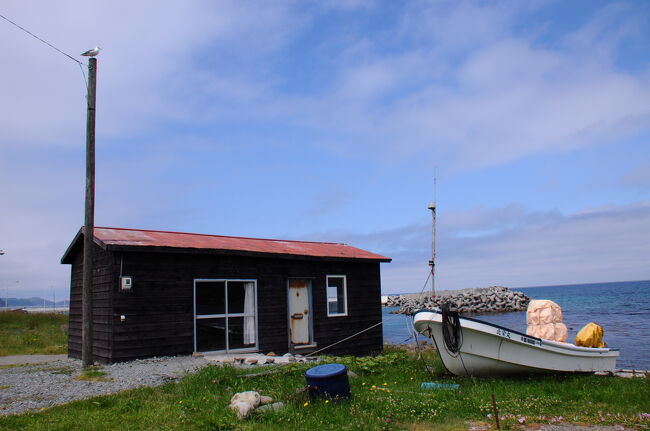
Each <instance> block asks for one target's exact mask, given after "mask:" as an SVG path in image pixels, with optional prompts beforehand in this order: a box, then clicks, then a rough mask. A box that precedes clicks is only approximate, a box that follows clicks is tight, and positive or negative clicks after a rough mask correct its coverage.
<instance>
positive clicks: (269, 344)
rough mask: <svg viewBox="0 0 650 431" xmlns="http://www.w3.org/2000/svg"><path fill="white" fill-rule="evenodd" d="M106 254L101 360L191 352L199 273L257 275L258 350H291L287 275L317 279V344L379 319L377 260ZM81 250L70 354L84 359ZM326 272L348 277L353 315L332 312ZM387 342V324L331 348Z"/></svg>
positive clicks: (354, 350) (364, 349)
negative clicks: (124, 288)
mask: <svg viewBox="0 0 650 431" xmlns="http://www.w3.org/2000/svg"><path fill="white" fill-rule="evenodd" d="M103 253H104V254H105V256H104V257H105V258H104V259H103V260H102V263H103V266H99V265H98V266H97V268H98V271H99V273H98V276H97V277H96V278H95V282H96V283H98V286H96V289H97V290H96V291H98V292H101V294H100V295H99V296H98V298H101V299H99V300H101V301H103V302H102V303H101V304H95V308H94V309H96V310H98V312H99V313H98V314H97V316H96V318H95V319H94V321H95V322H97V323H99V325H98V326H96V328H95V331H94V333H95V336H96V337H97V339H98V340H99V344H98V345H97V346H95V347H94V352H95V354H96V355H98V358H97V360H99V361H102V362H114V361H124V360H129V359H134V358H142V357H148V356H159V355H173V354H189V353H192V351H193V350H194V310H193V299H194V298H193V295H194V280H195V279H201V278H202V279H256V280H257V304H258V329H259V334H258V340H259V341H258V344H259V350H260V351H261V352H269V351H274V352H276V353H284V352H287V351H288V349H289V330H288V315H287V313H288V305H287V281H288V279H289V278H306V279H309V280H311V282H312V306H313V308H312V319H313V320H314V321H313V330H314V341H315V342H316V343H317V344H318V347H319V348H320V347H324V346H326V345H329V344H331V343H333V342H336V341H339V340H340V339H342V338H345V337H347V336H349V335H352V334H354V333H356V332H358V331H361V330H363V329H366V328H367V327H369V326H371V325H373V324H375V323H377V322H379V321H380V320H381V303H380V297H381V293H380V292H381V286H380V276H379V263H378V262H373V261H355V262H350V261H347V262H345V261H327V260H301V259H285V258H269V257H253V256H231V255H222V254H191V253H152V252H136V251H123V252H122V251H115V252H103ZM77 254H78V256H75V258H74V263H73V265H72V278H71V280H72V286H71V307H70V323H71V325H70V355H71V356H73V357H79V356H80V352H81V350H80V344H79V343H80V340H81V313H80V312H81V262H80V260H79V259H80V256H81V253H77ZM120 267H121V268H122V269H121V270H122V274H123V275H128V276H132V277H133V291H132V292H128V293H123V292H120V291H119V286H118V284H119V276H120ZM105 271H108V273H106V272H105ZM99 274H101V276H99ZM327 275H346V279H347V301H348V316H345V317H343V316H341V317H327V298H326V276H327ZM107 283H108V284H110V287H108V285H107ZM111 298H112V301H111ZM105 307H108V310H107V309H106V308H105ZM121 315H124V316H125V317H126V320H125V321H124V322H121V321H120V316H121ZM73 323H74V325H73ZM105 343H108V344H105ZM382 345H383V338H382V328H381V326H378V327H377V328H374V329H372V330H370V331H368V332H366V333H364V334H362V335H360V336H359V337H356V338H354V339H353V340H350V341H348V342H345V343H342V344H339V345H337V346H335V347H334V348H332V349H331V350H328V351H327V353H329V354H357V355H360V354H368V353H371V352H377V351H380V350H381V349H382Z"/></svg>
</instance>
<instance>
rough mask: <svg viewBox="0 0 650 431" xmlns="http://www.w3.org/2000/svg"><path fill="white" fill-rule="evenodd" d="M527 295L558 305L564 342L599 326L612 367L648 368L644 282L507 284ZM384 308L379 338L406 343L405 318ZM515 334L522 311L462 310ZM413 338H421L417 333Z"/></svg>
mask: <svg viewBox="0 0 650 431" xmlns="http://www.w3.org/2000/svg"><path fill="white" fill-rule="evenodd" d="M511 290H513V291H521V292H523V293H525V294H526V295H528V296H529V297H530V298H531V299H550V300H552V301H554V302H556V303H557V304H558V305H559V306H560V307H562V321H563V322H564V324H565V325H566V326H567V328H568V330H569V337H568V338H567V341H568V342H573V339H574V338H575V336H576V334H577V333H578V331H580V329H582V327H583V326H585V325H586V324H587V323H589V322H594V323H596V324H598V325H600V326H602V327H603V329H604V332H605V333H604V337H603V340H604V341H605V343H607V346H608V347H612V348H616V349H619V350H620V353H621V355H620V356H619V358H618V359H617V361H616V367H617V368H634V369H643V370H650V281H627V282H617V283H592V284H573V285H564V286H544V287H528V288H512V289H511ZM395 309H396V308H394V307H393V308H384V309H383V318H384V320H385V321H386V320H387V319H391V318H392V317H393V318H392V319H391V320H389V321H387V322H386V323H385V324H384V325H383V326H384V341H388V342H391V343H395V344H401V343H410V342H413V339H412V338H410V334H409V330H408V323H409V322H408V320H407V319H409V318H408V317H406V316H401V315H400V316H398V317H394V316H395V315H394V314H389V311H390V310H395ZM468 316H471V317H474V318H477V319H479V320H484V321H486V322H490V323H494V324H496V325H500V326H503V327H506V328H510V329H514V330H516V331H520V332H524V333H525V332H526V312H524V311H519V312H512V313H492V314H481V313H477V314H471V315H470V314H468ZM418 339H419V340H423V339H425V338H424V337H422V336H420V337H418Z"/></svg>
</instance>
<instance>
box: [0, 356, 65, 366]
mask: <svg viewBox="0 0 650 431" xmlns="http://www.w3.org/2000/svg"><path fill="white" fill-rule="evenodd" d="M67 357H68V355H13V356H0V367H2V366H8V365H28V364H47V363H48V362H54V361H61V360H63V359H67Z"/></svg>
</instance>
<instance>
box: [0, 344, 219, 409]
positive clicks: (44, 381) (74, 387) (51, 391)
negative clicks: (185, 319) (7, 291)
mask: <svg viewBox="0 0 650 431" xmlns="http://www.w3.org/2000/svg"><path fill="white" fill-rule="evenodd" d="M209 363H210V362H208V361H207V360H206V359H205V358H193V357H191V356H175V357H161V358H150V359H140V360H135V361H131V362H122V363H117V364H111V365H104V366H102V367H101V370H102V371H104V372H106V373H107V375H106V376H105V377H106V379H107V380H108V381H98V382H91V381H85V380H75V377H76V376H78V375H79V374H81V372H82V366H81V361H80V360H78V359H67V358H66V359H61V360H56V361H51V362H48V363H46V364H35V365H25V366H14V367H9V368H0V414H1V415H10V414H20V413H24V412H27V411H38V410H40V409H41V408H49V407H52V406H55V405H57V404H65V403H69V402H71V401H75V400H81V399H84V398H90V397H94V396H97V395H105V394H111V393H115V392H120V391H123V390H126V389H132V388H136V387H140V386H157V385H161V384H163V383H166V382H169V381H173V380H177V379H179V378H181V377H183V376H184V375H185V374H188V373H192V372H194V371H197V370H199V369H200V368H202V367H204V366H206V365H207V364H209Z"/></svg>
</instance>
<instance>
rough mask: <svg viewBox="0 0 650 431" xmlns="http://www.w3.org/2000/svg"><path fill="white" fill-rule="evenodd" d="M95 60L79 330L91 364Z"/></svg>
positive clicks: (88, 133) (87, 363)
mask: <svg viewBox="0 0 650 431" xmlns="http://www.w3.org/2000/svg"><path fill="white" fill-rule="evenodd" d="M96 89H97V59H96V58H94V57H93V58H90V59H89V61H88V115H87V117H86V208H85V223H84V262H83V288H82V297H81V302H82V309H83V317H82V320H83V325H82V330H81V362H82V364H83V366H84V367H89V366H90V365H92V363H93V303H92V300H93V291H92V290H93V289H92V287H93V284H92V283H93V239H94V236H95V235H94V233H95V95H96Z"/></svg>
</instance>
